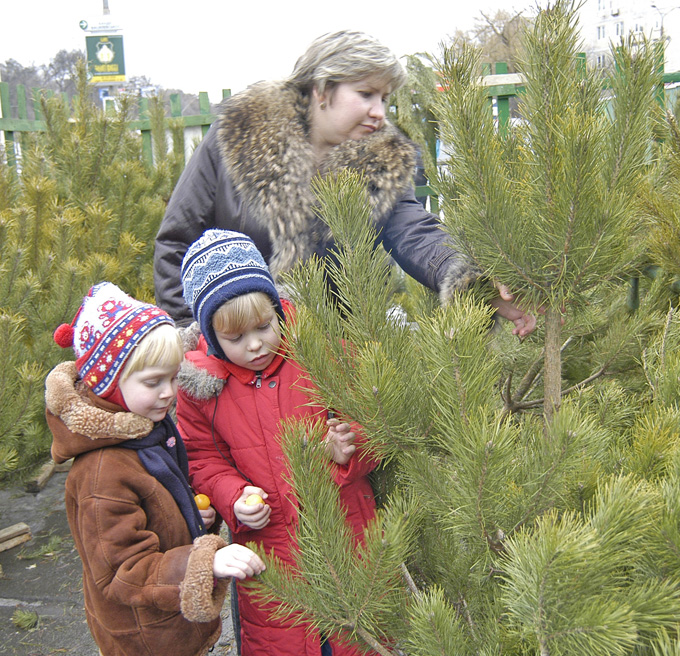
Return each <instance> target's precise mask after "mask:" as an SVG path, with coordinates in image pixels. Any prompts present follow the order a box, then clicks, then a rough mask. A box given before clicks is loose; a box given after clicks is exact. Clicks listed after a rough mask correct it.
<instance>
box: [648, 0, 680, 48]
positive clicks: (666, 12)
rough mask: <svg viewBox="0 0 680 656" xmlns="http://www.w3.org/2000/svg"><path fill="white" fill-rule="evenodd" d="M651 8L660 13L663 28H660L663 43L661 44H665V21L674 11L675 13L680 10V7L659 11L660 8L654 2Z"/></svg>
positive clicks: (660, 39) (660, 38)
mask: <svg viewBox="0 0 680 656" xmlns="http://www.w3.org/2000/svg"><path fill="white" fill-rule="evenodd" d="M650 7H651V8H652V9H656V11H658V12H659V16H660V17H661V26H660V28H659V41H661V43H663V42H664V34H663V19H664V18H666V16H668V14H670V13H671V12H672V11H675V10H676V9H680V7H671V8H670V9H667V10H666V11H662V10H661V9H659V7H657V6H656V3H654V2H652V4H651V5H650Z"/></svg>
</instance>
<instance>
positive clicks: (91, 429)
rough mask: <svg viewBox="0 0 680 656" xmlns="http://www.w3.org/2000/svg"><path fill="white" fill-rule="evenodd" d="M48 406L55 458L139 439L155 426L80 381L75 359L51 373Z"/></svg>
mask: <svg viewBox="0 0 680 656" xmlns="http://www.w3.org/2000/svg"><path fill="white" fill-rule="evenodd" d="M45 407H46V413H47V421H48V424H49V425H50V429H51V430H52V434H53V440H52V458H53V459H54V461H55V462H65V461H66V460H68V459H69V458H73V457H75V456H78V455H80V454H81V453H87V452H88V451H93V450H94V449H100V448H102V447H106V446H114V445H116V444H120V442H121V441H125V440H135V439H140V438H142V437H145V436H146V435H148V434H149V433H150V432H151V430H152V429H153V422H152V421H151V420H150V419H147V418H146V417H140V416H139V415H136V414H134V413H133V412H127V411H125V410H122V409H121V408H120V407H119V406H116V405H114V404H113V403H108V402H107V401H105V400H103V399H100V398H99V397H97V396H95V395H94V394H93V393H92V392H91V391H90V390H89V389H88V388H87V387H86V386H85V385H84V384H83V383H82V382H81V381H80V379H79V376H78V369H77V368H76V363H75V362H62V363H61V364H58V365H57V366H56V367H55V368H54V369H53V370H52V371H51V372H50V373H49V374H48V376H47V379H46V380H45Z"/></svg>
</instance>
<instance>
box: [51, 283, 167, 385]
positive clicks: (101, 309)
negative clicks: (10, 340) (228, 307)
mask: <svg viewBox="0 0 680 656" xmlns="http://www.w3.org/2000/svg"><path fill="white" fill-rule="evenodd" d="M163 323H168V324H170V325H172V326H174V322H173V320H172V319H171V318H170V316H169V315H168V314H167V313H166V312H164V311H163V310H161V309H160V308H158V307H156V306H155V305H151V304H149V303H142V302H141V301H138V300H136V299H134V298H132V297H131V296H128V295H127V294H126V293H125V292H123V291H122V290H121V289H120V288H119V287H116V285H114V284H113V283H110V282H101V283H99V284H97V285H94V286H93V287H92V288H91V289H90V291H89V292H88V294H87V296H85V298H84V299H83V302H82V304H81V306H80V308H79V309H78V312H77V313H76V316H75V317H74V319H73V321H72V322H71V324H66V323H64V324H61V325H60V326H59V327H58V328H57V329H56V330H55V331H54V341H55V342H56V343H57V344H59V346H61V347H62V348H67V347H69V346H72V347H73V350H74V351H75V354H76V358H77V359H76V366H77V367H78V371H79V372H80V377H81V378H82V379H83V381H84V382H85V384H86V385H87V386H88V387H90V388H92V391H93V392H94V393H95V394H96V395H97V396H101V397H104V398H106V397H107V396H109V395H110V394H111V393H112V392H113V391H114V390H115V389H116V387H117V385H118V380H117V379H118V376H119V374H120V372H121V371H122V370H123V366H124V365H125V361H126V360H127V358H128V356H129V355H130V353H131V352H132V349H134V348H135V346H137V344H138V343H139V341H140V340H141V339H142V337H144V336H145V335H146V334H147V333H148V332H149V331H150V330H151V329H152V328H155V327H156V326H158V325H160V324H163Z"/></svg>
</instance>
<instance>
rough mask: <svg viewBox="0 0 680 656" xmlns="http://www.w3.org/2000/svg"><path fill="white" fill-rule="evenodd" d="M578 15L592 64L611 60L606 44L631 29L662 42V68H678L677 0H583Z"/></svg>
mask: <svg viewBox="0 0 680 656" xmlns="http://www.w3.org/2000/svg"><path fill="white" fill-rule="evenodd" d="M579 19H580V24H581V37H582V38H583V41H584V45H585V49H586V52H587V53H588V56H589V58H590V59H591V63H592V64H594V65H596V66H599V67H602V68H604V67H606V66H608V65H609V64H611V55H610V54H609V53H610V44H611V43H615V44H616V43H618V42H619V41H620V40H621V38H622V37H625V36H627V35H628V34H630V33H632V34H634V35H639V36H643V35H644V36H646V37H648V38H651V39H653V40H654V41H660V42H661V41H662V42H664V43H665V64H664V68H665V71H666V72H669V73H670V72H675V71H680V0H675V1H673V2H668V0H656V1H655V0H585V2H584V4H583V6H582V8H581V10H580V14H579Z"/></svg>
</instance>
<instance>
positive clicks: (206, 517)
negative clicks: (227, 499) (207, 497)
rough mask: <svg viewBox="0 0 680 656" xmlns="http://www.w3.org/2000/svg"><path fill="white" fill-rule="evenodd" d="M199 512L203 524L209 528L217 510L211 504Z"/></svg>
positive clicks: (213, 521)
mask: <svg viewBox="0 0 680 656" xmlns="http://www.w3.org/2000/svg"><path fill="white" fill-rule="evenodd" d="M198 512H199V513H201V519H202V520H203V526H205V527H206V528H210V527H211V526H212V525H213V524H214V523H215V519H216V518H217V512H216V511H215V509H214V508H213V507H212V506H208V507H207V508H206V509H205V510H199V511H198Z"/></svg>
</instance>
